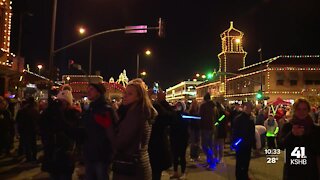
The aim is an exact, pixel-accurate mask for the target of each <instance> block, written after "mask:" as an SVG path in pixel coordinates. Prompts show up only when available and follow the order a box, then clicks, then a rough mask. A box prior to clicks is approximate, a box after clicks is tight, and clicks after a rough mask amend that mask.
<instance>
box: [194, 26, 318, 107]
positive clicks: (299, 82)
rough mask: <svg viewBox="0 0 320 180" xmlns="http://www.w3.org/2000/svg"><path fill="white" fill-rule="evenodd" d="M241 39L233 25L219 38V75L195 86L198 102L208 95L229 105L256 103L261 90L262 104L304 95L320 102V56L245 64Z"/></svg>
mask: <svg viewBox="0 0 320 180" xmlns="http://www.w3.org/2000/svg"><path fill="white" fill-rule="evenodd" d="M243 36H244V34H243V33H242V32H241V31H239V30H237V29H235V28H234V27H233V23H232V22H231V23H230V28H229V29H227V30H226V31H224V32H223V33H222V34H221V35H220V37H221V41H222V52H221V53H220V54H219V55H218V58H219V64H220V67H219V72H218V75H219V76H217V77H215V79H213V80H211V81H207V82H205V83H202V84H199V85H198V86H197V88H196V89H197V99H198V100H199V101H200V100H202V97H203V96H204V94H205V93H207V92H209V93H210V94H211V96H212V97H213V98H220V99H221V100H224V101H228V102H230V103H231V102H234V101H237V100H239V101H241V100H256V94H257V92H258V91H262V93H263V99H264V100H265V101H273V100H276V99H277V98H278V97H281V98H283V99H284V100H287V101H291V102H292V101H293V100H294V99H296V98H298V97H301V96H303V97H306V98H308V99H309V100H310V101H312V102H313V103H317V102H319V97H320V96H319V95H320V56H319V55H279V56H276V57H273V58H270V59H267V60H260V61H259V63H256V64H251V65H247V64H246V62H245V57H246V55H247V53H246V52H245V51H244V49H243V46H242V43H241V42H242V38H243Z"/></svg>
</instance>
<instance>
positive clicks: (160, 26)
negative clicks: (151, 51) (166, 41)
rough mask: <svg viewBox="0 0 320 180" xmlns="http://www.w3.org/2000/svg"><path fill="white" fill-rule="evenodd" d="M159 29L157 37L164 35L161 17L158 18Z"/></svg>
mask: <svg viewBox="0 0 320 180" xmlns="http://www.w3.org/2000/svg"><path fill="white" fill-rule="evenodd" d="M158 23H159V31H158V36H159V37H164V22H163V20H162V19H161V18H159V22H158Z"/></svg>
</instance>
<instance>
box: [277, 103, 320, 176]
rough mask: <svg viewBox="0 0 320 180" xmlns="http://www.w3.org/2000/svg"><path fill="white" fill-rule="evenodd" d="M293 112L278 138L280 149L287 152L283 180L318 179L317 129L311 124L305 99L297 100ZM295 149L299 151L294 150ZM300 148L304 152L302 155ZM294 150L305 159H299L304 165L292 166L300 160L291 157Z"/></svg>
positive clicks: (308, 106) (319, 153)
mask: <svg viewBox="0 0 320 180" xmlns="http://www.w3.org/2000/svg"><path fill="white" fill-rule="evenodd" d="M293 110H294V113H293V118H292V119H291V121H290V122H289V123H287V124H285V125H284V126H283V130H282V134H281V137H280V142H281V144H280V148H282V149H285V150H286V152H287V153H286V162H285V165H284V171H283V179H284V180H295V179H306V180H315V179H319V177H318V165H317V157H318V158H319V155H320V152H319V151H320V147H319V144H320V143H319V138H320V136H319V134H320V133H319V127H316V126H315V125H314V124H313V121H312V118H311V116H310V115H309V112H310V110H311V108H310V104H309V102H308V101H307V100H306V99H303V98H299V99H297V100H296V101H295V103H294V105H293ZM297 147H298V148H299V149H296V148H297ZM301 148H304V150H305V154H304V155H303V151H302V150H301ZM295 149H296V150H298V151H297V152H298V153H296V154H300V153H301V155H303V156H304V157H305V158H304V157H301V158H302V159H305V160H306V164H294V160H295V159H299V160H302V159H301V158H300V157H292V156H291V154H292V152H293V151H294V150H295ZM294 154H295V153H294ZM291 160H293V162H292V161H291Z"/></svg>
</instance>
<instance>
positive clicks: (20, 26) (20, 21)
mask: <svg viewBox="0 0 320 180" xmlns="http://www.w3.org/2000/svg"><path fill="white" fill-rule="evenodd" d="M24 15H27V16H33V14H32V13H30V12H21V13H20V19H19V37H18V53H17V55H18V57H20V56H21V46H22V30H23V17H24Z"/></svg>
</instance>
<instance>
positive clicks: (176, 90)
mask: <svg viewBox="0 0 320 180" xmlns="http://www.w3.org/2000/svg"><path fill="white" fill-rule="evenodd" d="M200 83H202V81H183V82H181V83H179V84H177V85H174V86H172V87H170V88H168V89H167V90H166V99H167V101H168V102H177V101H179V100H185V101H187V100H192V99H195V98H196V86H197V85H198V84H200Z"/></svg>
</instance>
